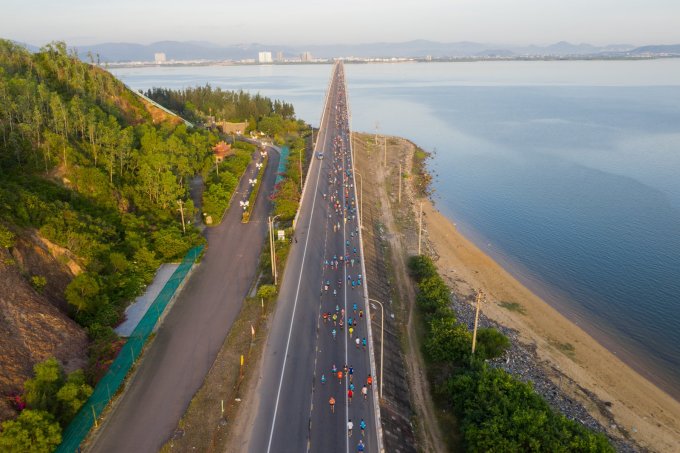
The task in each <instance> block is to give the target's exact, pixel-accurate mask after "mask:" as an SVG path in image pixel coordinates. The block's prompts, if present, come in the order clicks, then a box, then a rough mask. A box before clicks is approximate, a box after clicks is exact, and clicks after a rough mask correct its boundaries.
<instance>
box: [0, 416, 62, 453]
mask: <svg viewBox="0 0 680 453" xmlns="http://www.w3.org/2000/svg"><path fill="white" fill-rule="evenodd" d="M60 443H61V427H60V426H59V423H57V422H56V421H55V420H54V417H53V416H52V415H51V414H49V413H48V412H45V411H40V410H30V409H26V410H23V411H22V412H21V414H19V417H18V418H17V419H16V420H8V421H6V422H4V423H3V424H2V432H0V451H3V452H6V453H50V452H52V451H54V449H55V448H57V446H58V445H59V444H60Z"/></svg>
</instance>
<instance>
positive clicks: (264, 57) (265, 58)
mask: <svg viewBox="0 0 680 453" xmlns="http://www.w3.org/2000/svg"><path fill="white" fill-rule="evenodd" d="M257 62H258V63H271V62H272V53H271V52H260V53H258V54H257Z"/></svg>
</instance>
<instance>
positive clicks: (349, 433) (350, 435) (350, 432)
mask: <svg viewBox="0 0 680 453" xmlns="http://www.w3.org/2000/svg"><path fill="white" fill-rule="evenodd" d="M352 428H354V423H352V419H351V418H350V419H349V421H348V422H347V435H348V436H349V437H352Z"/></svg>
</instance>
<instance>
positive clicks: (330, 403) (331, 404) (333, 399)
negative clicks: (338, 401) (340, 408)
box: [328, 396, 335, 414]
mask: <svg viewBox="0 0 680 453" xmlns="http://www.w3.org/2000/svg"><path fill="white" fill-rule="evenodd" d="M328 404H329V405H330V406H331V412H332V413H333V414H335V398H333V397H332V396H331V397H330V398H329V399H328Z"/></svg>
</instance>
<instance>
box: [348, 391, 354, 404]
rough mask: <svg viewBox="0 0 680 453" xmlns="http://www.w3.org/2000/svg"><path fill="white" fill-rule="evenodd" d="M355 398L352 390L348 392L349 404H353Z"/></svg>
mask: <svg viewBox="0 0 680 453" xmlns="http://www.w3.org/2000/svg"><path fill="white" fill-rule="evenodd" d="M353 396H354V392H353V391H352V389H349V390H347V402H348V403H349V404H352V397H353Z"/></svg>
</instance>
